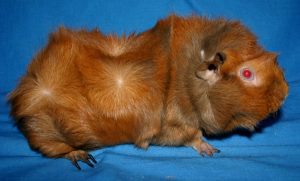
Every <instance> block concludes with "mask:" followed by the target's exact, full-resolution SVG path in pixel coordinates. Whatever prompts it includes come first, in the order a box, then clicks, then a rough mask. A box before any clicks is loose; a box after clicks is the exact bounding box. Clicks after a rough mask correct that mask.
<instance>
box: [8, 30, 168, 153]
mask: <svg viewBox="0 0 300 181" xmlns="http://www.w3.org/2000/svg"><path fill="white" fill-rule="evenodd" d="M149 36H151V35H150V34H149V35H147V34H146V35H141V36H135V35H133V36H129V37H122V38H118V37H116V36H103V35H102V34H101V33H99V32H97V31H94V32H87V31H78V32H75V31H70V30H66V29H60V30H59V31H57V32H55V33H54V34H53V35H52V36H51V37H50V40H49V43H48V45H47V46H46V48H45V49H43V50H42V51H41V52H40V53H39V54H38V55H37V56H36V57H35V58H34V60H33V61H32V63H31V64H30V65H29V68H28V71H27V73H26V75H25V76H24V77H23V78H22V80H21V82H20V83H19V85H18V87H17V88H16V89H15V90H14V91H13V92H12V94H11V96H10V102H11V104H12V112H11V114H12V115H13V116H14V117H15V118H16V120H17V123H20V124H19V127H20V128H21V130H23V132H25V135H27V137H28V138H29V142H30V143H31V145H32V147H35V148H37V149H40V147H41V146H38V145H41V139H42V138H41V137H43V136H41V135H44V136H45V137H44V139H45V140H49V139H50V140H66V141H67V142H69V143H70V145H72V146H76V147H78V146H80V147H82V146H83V147H88V148H93V147H99V146H103V145H113V144H118V143H124V142H134V143H135V144H136V145H138V146H141V147H147V145H148V140H150V138H151V137H152V136H153V135H154V134H156V133H157V132H158V131H159V128H160V119H161V111H162V107H163V96H164V94H163V90H164V72H166V70H165V68H166V67H165V66H163V64H166V63H164V62H162V63H161V64H160V65H158V61H159V60H158V59H159V58H158V59H157V58H155V56H156V55H155V54H156V53H153V52H155V51H156V50H154V49H153V51H152V52H151V51H149V49H151V48H153V47H156V43H155V41H148V39H147V37H149ZM144 39H146V40H144ZM150 39H151V38H150ZM145 41H148V43H147V45H143V42H145ZM149 42H152V43H149ZM149 46H150V47H149ZM153 55H154V56H153ZM157 56H158V55H157ZM158 57H159V56H158ZM18 120H19V121H18ZM20 120H22V121H20ZM24 120H25V121H24ZM41 132H43V133H41ZM38 134H39V136H36V135H38ZM32 140H33V141H32ZM35 140H37V141H35ZM42 152H43V151H42ZM45 152H46V151H45ZM45 152H44V154H46V155H48V156H52V155H55V154H54V153H51V154H48V153H45Z"/></svg>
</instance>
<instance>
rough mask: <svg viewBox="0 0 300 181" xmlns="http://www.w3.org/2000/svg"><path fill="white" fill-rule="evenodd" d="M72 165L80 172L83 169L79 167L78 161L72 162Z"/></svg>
mask: <svg viewBox="0 0 300 181" xmlns="http://www.w3.org/2000/svg"><path fill="white" fill-rule="evenodd" d="M72 164H73V165H74V166H75V167H76V168H77V169H78V170H81V168H80V166H79V164H78V162H77V161H76V160H73V161H72Z"/></svg>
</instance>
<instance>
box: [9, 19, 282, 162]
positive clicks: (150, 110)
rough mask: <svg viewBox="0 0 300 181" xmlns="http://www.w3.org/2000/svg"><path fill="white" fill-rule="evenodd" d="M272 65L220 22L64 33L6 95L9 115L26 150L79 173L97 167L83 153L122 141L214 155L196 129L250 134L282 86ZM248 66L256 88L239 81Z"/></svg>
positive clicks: (243, 35)
mask: <svg viewBox="0 0 300 181" xmlns="http://www.w3.org/2000/svg"><path fill="white" fill-rule="evenodd" d="M237 38H238V39H237ZM220 55H221V56H220ZM225 59H226V61H225ZM271 59H272V60H271ZM273 59H275V56H273V54H270V53H267V52H265V51H264V50H263V49H262V48H260V47H259V46H258V45H257V44H256V40H255V37H254V36H253V35H252V34H251V33H250V32H249V31H248V30H246V29H245V28H244V27H243V26H242V25H240V24H239V23H236V22H228V21H225V20H207V19H204V18H199V17H190V18H187V19H184V18H180V17H177V16H171V17H169V18H167V19H165V20H162V21H160V22H159V23H158V24H157V25H156V26H155V27H154V28H153V29H151V30H149V31H146V32H144V33H141V34H138V35H131V36H129V37H121V38H118V37H116V36H104V35H103V34H101V33H100V32H99V31H93V32H87V31H84V30H83V31H71V30H66V29H63V28H62V29H60V30H59V31H57V32H55V33H54V34H53V35H52V36H51V37H50V40H49V43H48V45H47V47H46V48H45V49H43V50H42V51H41V52H40V53H39V54H38V55H37V56H36V57H35V58H34V60H33V61H32V63H31V64H30V66H29V68H28V71H27V73H26V75H25V76H24V77H23V79H22V80H21V82H20V84H19V85H18V87H17V88H16V89H15V90H14V91H13V92H12V94H11V96H10V102H11V104H12V112H11V114H12V115H13V116H14V117H15V118H16V121H17V125H18V126H19V128H20V130H21V131H22V132H23V133H24V134H25V136H26V137H27V139H28V141H29V144H30V145H31V147H32V148H33V149H36V150H38V151H40V152H41V153H43V154H44V155H46V156H48V157H66V158H68V159H70V160H71V161H72V162H73V163H74V164H75V165H76V166H77V167H79V166H78V164H77V161H78V160H81V161H84V162H86V163H87V164H89V165H91V166H92V164H91V163H90V161H89V159H91V160H92V161H95V160H94V159H93V158H92V157H91V156H90V155H89V154H88V153H87V152H86V151H88V150H91V149H96V148H100V147H104V146H110V145H116V144H122V143H134V144H135V145H136V146H138V147H141V148H147V147H148V145H149V144H159V145H186V146H192V147H194V148H195V149H196V150H198V151H199V153H201V154H202V153H206V154H208V155H212V154H213V153H214V152H217V151H218V150H217V149H215V148H213V147H212V146H210V145H209V144H207V143H206V142H204V141H202V133H203V132H205V133H207V134H219V133H222V132H224V131H230V130H232V129H234V128H236V127H246V128H252V127H254V126H255V125H256V124H257V122H258V121H260V120H261V119H263V118H265V117H266V116H267V115H268V114H269V113H271V112H274V111H276V110H277V109H278V108H279V106H280V105H281V103H282V101H283V100H284V98H285V96H286V94H287V85H286V82H285V80H284V77H283V74H282V72H281V70H280V68H279V67H278V66H277V64H276V63H275V60H273ZM211 62H217V63H216V64H214V65H213V66H211V64H212V63H211ZM253 62H254V63H253ZM257 62H263V63H260V64H261V65H260V66H259V67H257V68H256V66H257ZM206 64H207V65H208V68H205V66H203V65H206ZM248 64H249V65H250V67H252V68H251V70H252V69H255V75H260V74H263V75H262V77H263V78H259V80H260V83H259V84H258V83H256V84H253V83H252V82H250V83H247V82H245V81H244V80H241V78H240V77H239V76H240V75H239V72H240V69H241V67H242V68H243V66H246V65H248ZM266 66H268V67H272V69H270V71H269V72H261V71H259V70H260V67H266ZM199 67H201V68H199ZM203 67H204V68H203ZM211 67H213V68H211ZM252 73H253V72H252ZM255 80H256V79H255ZM256 82H258V81H256ZM274 84H276V86H274ZM266 94H269V95H268V99H267V98H265V96H266ZM250 99H253V100H250ZM245 101H246V102H245Z"/></svg>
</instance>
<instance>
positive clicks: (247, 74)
mask: <svg viewBox="0 0 300 181" xmlns="http://www.w3.org/2000/svg"><path fill="white" fill-rule="evenodd" d="M242 74H243V76H244V77H245V78H246V79H250V78H251V77H252V72H251V71H250V70H249V69H244V70H243V72H242Z"/></svg>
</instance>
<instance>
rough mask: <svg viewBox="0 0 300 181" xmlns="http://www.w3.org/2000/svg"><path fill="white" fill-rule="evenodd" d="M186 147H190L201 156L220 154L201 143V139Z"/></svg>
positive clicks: (218, 151)
mask: <svg viewBox="0 0 300 181" xmlns="http://www.w3.org/2000/svg"><path fill="white" fill-rule="evenodd" d="M187 146H191V147H192V148H193V149H195V150H196V151H197V152H198V153H199V154H200V155H201V156H203V157H204V156H205V155H208V156H213V154H215V153H220V152H221V151H220V150H218V149H216V148H214V147H213V146H212V145H210V144H208V143H207V142H205V141H202V140H201V139H199V138H198V139H195V140H194V141H192V142H191V143H189V144H187Z"/></svg>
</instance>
